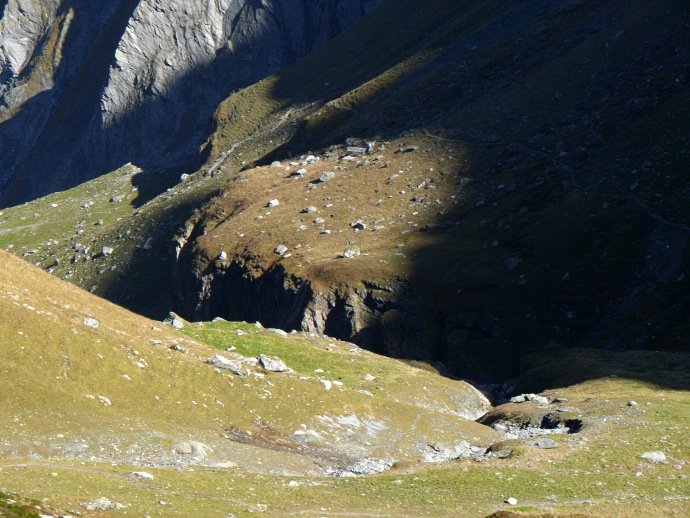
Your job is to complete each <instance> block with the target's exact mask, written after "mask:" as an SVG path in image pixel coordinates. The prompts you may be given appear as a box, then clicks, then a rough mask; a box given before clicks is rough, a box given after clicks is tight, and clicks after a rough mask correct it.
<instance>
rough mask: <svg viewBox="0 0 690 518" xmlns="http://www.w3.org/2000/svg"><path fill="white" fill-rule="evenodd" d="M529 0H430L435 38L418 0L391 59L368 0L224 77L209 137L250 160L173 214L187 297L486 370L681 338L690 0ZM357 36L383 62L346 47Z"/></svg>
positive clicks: (217, 155) (689, 230)
mask: <svg viewBox="0 0 690 518" xmlns="http://www.w3.org/2000/svg"><path fill="white" fill-rule="evenodd" d="M530 4H531V7H530V9H527V10H526V11H525V12H523V13H521V14H520V15H519V16H518V15H516V14H515V12H513V11H511V10H510V9H508V11H504V10H501V9H498V8H496V10H495V11H492V12H491V14H490V15H489V16H488V17H487V18H482V17H474V18H471V19H470V18H469V17H468V15H467V11H463V9H462V6H461V5H460V4H454V5H451V3H447V2H443V1H441V0H437V1H436V2H435V3H434V5H435V6H436V7H437V8H438V9H435V10H433V11H434V12H438V13H441V12H443V13H445V16H444V17H443V20H441V21H438V20H435V21H437V22H438V23H440V24H442V26H443V27H444V29H445V30H443V31H441V30H431V31H428V30H427V31H426V32H424V34H426V36H427V37H426V39H424V40H423V41H424V43H423V44H421V46H422V47H423V48H424V50H425V51H426V52H427V54H424V53H423V52H421V51H419V49H420V47H419V46H418V45H420V43H419V42H420V40H419V39H418V38H417V37H416V36H417V35H416V33H415V31H416V30H420V31H421V30H423V29H424V30H426V29H425V28H426V27H427V26H426V25H425V24H427V23H430V18H431V15H430V14H429V15H427V16H422V17H420V16H417V22H418V23H417V24H416V25H415V24H411V27H410V31H409V32H406V33H405V34H404V35H403V36H401V37H400V38H399V41H397V44H398V45H399V46H401V47H403V48H407V49H409V50H408V54H407V55H406V57H405V58H403V59H401V58H400V57H399V56H398V55H396V59H392V58H390V61H387V59H388V55H387V54H386V53H385V49H388V48H390V47H391V46H392V45H393V43H392V42H390V41H389V40H387V39H386V35H385V34H378V33H377V37H375V38H371V39H367V38H369V37H371V34H372V31H371V26H372V25H379V26H380V25H386V23H389V22H391V18H390V17H391V16H393V15H391V14H390V13H391V12H393V10H386V9H383V8H381V9H377V10H375V11H373V12H372V13H370V14H369V15H368V16H367V17H365V18H363V19H362V20H361V22H360V23H358V24H357V25H356V26H355V27H354V28H353V30H352V32H351V33H348V35H347V37H346V38H340V39H338V40H335V41H333V42H330V43H329V44H327V45H325V46H324V47H322V48H321V49H319V51H317V52H316V53H315V54H313V55H311V56H308V57H307V58H306V59H304V60H302V61H300V62H299V63H298V64H297V65H295V66H294V67H292V68H290V69H288V70H286V71H284V73H281V74H280V75H279V76H273V77H272V78H269V79H267V80H266V81H263V82H261V83H259V84H257V85H254V86H252V87H250V88H248V89H245V90H243V91H240V92H237V93H236V94H233V95H232V96H231V97H230V98H229V99H228V100H227V101H226V102H224V103H223V105H221V107H220V109H219V110H218V112H217V123H218V131H217V132H216V134H215V135H214V137H213V139H212V140H211V142H212V144H213V152H212V154H213V157H214V160H216V161H217V163H224V164H228V163H231V164H237V165H240V166H245V168H246V170H245V171H242V172H241V173H240V174H239V175H235V176H233V177H232V178H231V179H230V180H229V181H228V183H227V185H226V187H225V188H224V189H223V192H222V194H221V196H220V197H219V198H218V199H217V200H216V201H215V202H214V203H212V204H210V205H209V206H208V207H207V208H206V210H205V211H203V212H202V214H201V215H200V216H199V217H196V218H194V221H192V222H191V223H200V224H199V227H198V228H197V229H196V230H192V227H191V226H189V227H187V230H190V233H189V234H187V233H184V234H182V233H181V234H180V239H179V241H178V244H180V249H181V250H183V249H184V250H183V251H182V252H181V255H180V256H179V261H178V265H177V268H176V276H177V277H176V296H177V304H178V309H179V310H180V311H181V312H182V313H185V314H188V315H195V316H197V317H199V316H202V315H203V317H204V318H212V317H213V316H215V315H225V316H229V315H232V316H233V318H243V319H244V318H246V319H261V320H264V321H266V322H267V323H269V324H270V325H275V326H281V327H283V328H285V329H288V330H289V329H292V328H294V329H314V330H326V332H328V333H330V334H332V335H335V336H338V337H342V338H344V339H348V340H354V341H357V342H358V343H360V344H364V345H366V346H368V347H372V348H374V349H375V350H377V351H385V352H386V353H387V354H391V355H395V356H398V355H400V356H405V357H409V358H424V359H435V360H438V361H442V362H443V363H444V364H446V365H447V366H449V367H450V368H451V369H452V370H453V371H454V372H456V373H460V374H462V375H464V376H468V377H473V378H475V377H483V378H484V379H487V380H491V379H493V380H496V379H500V378H503V379H505V378H506V377H511V376H514V375H516V374H518V372H519V370H520V363H519V361H513V359H514V358H520V357H524V356H525V355H526V354H529V353H532V352H537V351H540V350H543V348H545V347H546V346H547V345H548V344H551V345H554V346H557V345H560V344H563V345H567V346H576V345H583V344H586V345H587V346H591V347H597V348H598V347H605V348H640V349H665V350H687V344H685V343H684V342H683V340H682V336H683V335H684V334H687V331H688V328H687V323H685V320H687V319H684V318H683V315H684V312H687V308H688V303H689V302H690V301H689V300H688V297H687V287H688V282H690V276H689V275H688V274H687V259H686V256H687V243H688V236H689V235H690V219H689V218H690V214H689V213H688V210H687V203H686V199H687V196H688V185H690V183H688V178H687V173H686V171H687V163H688V146H689V145H690V141H689V140H688V131H687V130H688V127H687V122H686V121H687V120H690V119H688V118H687V117H684V116H683V114H687V113H688V105H687V101H686V100H687V93H688V88H689V86H688V85H689V84H690V83H688V81H687V73H688V66H687V63H688V59H687V58H688V55H689V54H688V52H689V49H688V46H687V42H686V41H685V40H686V38H685V37H684V36H685V34H686V33H687V28H688V26H690V21H689V20H688V16H687V10H685V9H684V8H683V6H682V4H681V3H680V2H673V3H671V4H668V5H667V6H666V8H665V9H663V10H660V9H656V8H654V7H652V6H650V5H649V4H648V3H645V2H635V6H636V8H635V9H634V10H630V9H624V10H622V9H621V5H622V3H621V2H619V1H616V0H611V1H609V2H605V3H603V4H601V5H598V6H597V8H596V9H593V8H591V7H592V5H593V3H589V2H539V3H530ZM382 7H384V6H383V5H382ZM523 7H524V6H523ZM517 8H519V6H518V7H517ZM429 11H432V9H430V10H429ZM400 12H402V13H403V14H400ZM395 13H396V14H395V16H397V17H404V16H406V15H407V14H409V16H410V17H412V16H413V14H414V15H418V14H419V13H417V12H416V11H415V10H414V9H410V10H409V11H408V10H406V9H401V10H400V11H395ZM511 13H512V14H511ZM474 14H476V13H474ZM485 14H486V13H485ZM386 16H389V18H385V17H386ZM439 16H440V15H439ZM427 33H428V34H427ZM451 34H452V35H453V36H450V35H451ZM564 35H565V36H564ZM408 38H409V39H408ZM364 41H366V42H367V43H366V44H367V45H368V46H369V49H378V51H376V50H372V51H371V53H369V54H366V56H367V58H369V57H370V56H375V57H376V59H364V58H362V59H361V60H360V59H358V58H357V57H351V56H350V54H348V51H349V50H351V49H353V48H363V46H364V45H365V43H362V42H364ZM515 41H519V42H520V45H519V46H518V47H516V46H515ZM377 45H378V47H377ZM395 48H399V47H395ZM630 48H636V49H637V52H635V54H634V56H633V58H632V59H631V58H630V55H629V51H628V50H629V49H630ZM601 49H604V50H605V52H604V53H603V54H602V51H601ZM345 56H347V57H345ZM318 62H338V63H340V64H341V67H339V68H337V69H335V70H324V69H322V68H319V67H318ZM563 70H568V74H569V75H568V77H567V81H566V80H564V76H563V73H562V71H563ZM640 77H645V86H644V87H642V86H640V81H639V78H640ZM332 81H337V84H341V85H347V93H345V94H343V93H342V91H331V90H329V89H328V88H324V87H323V85H325V84H326V83H328V84H332ZM283 91H290V92H292V94H293V95H291V97H290V99H291V103H286V102H284V99H283V98H282V97H281V96H280V95H279V94H280V93H281V92H283ZM420 92H421V93H420ZM295 99H297V100H298V101H297V102H295ZM238 113H242V114H243V117H244V119H242V118H240V117H238V115H237V114H238ZM670 121H673V123H670ZM410 128H413V130H412V131H410ZM651 128H654V131H652V132H651V133H650V129H651ZM644 135H650V137H649V138H647V137H643V136H644ZM353 137H354V138H353ZM348 138H351V139H353V141H352V142H351V143H350V144H348V143H347V139H348ZM406 139H407V140H408V142H405V140H406ZM426 139H430V140H432V141H434V142H435V147H434V148H432V147H431V146H430V145H429V144H428V142H427V140H426ZM381 142H389V143H390V142H396V143H395V144H393V151H396V150H397V149H396V146H397V145H398V144H397V143H398V142H404V143H405V144H406V145H405V146H404V147H403V148H402V149H400V153H399V156H400V157H405V158H409V159H410V160H412V164H410V165H409V166H411V170H410V171H408V170H407V169H406V167H408V164H404V165H403V166H402V167H398V166H394V167H391V170H390V171H386V169H384V167H386V163H387V162H390V161H391V158H390V156H388V153H389V151H390V148H389V151H383V152H378V151H377V150H376V148H375V147H374V148H370V147H368V146H369V143H376V144H375V145H376V146H378V145H380V143H381ZM332 146H333V147H332ZM410 146H411V147H410ZM408 147H409V151H408ZM415 147H417V148H418V150H417V151H415ZM446 153H447V157H448V158H447V157H446V156H445V155H446ZM379 154H380V155H382V159H381V160H380V165H377V164H378V163H377V161H376V158H377V155H379ZM345 155H349V158H348V159H347V160H345ZM415 155H417V156H421V157H422V159H421V160H415V159H414V158H413V157H414V156H415ZM453 157H454V158H453ZM458 157H460V160H455V158H458ZM441 158H443V159H444V160H446V162H445V163H444V164H440V163H439V162H440V160H441ZM256 160H259V165H262V167H260V168H256V169H254V168H252V166H253V165H255V161H256ZM269 164H270V165H272V166H273V167H268V166H269ZM389 165H390V164H389ZM263 166H266V167H265V168H264V167H263ZM352 166H354V167H356V169H355V172H354V173H351V172H350V170H349V169H348V170H347V173H345V174H342V173H343V171H341V170H340V169H339V168H340V167H344V168H346V169H347V168H348V167H352ZM281 169H282V171H281ZM370 169H371V170H375V171H376V173H372V172H370V171H369V170H370ZM432 169H433V172H432V171H431V170H432ZM364 171H366V176H365V175H364V174H360V172H364ZM399 171H403V173H404V174H400V173H399ZM427 171H428V172H427ZM441 172H445V173H447V174H446V176H444V177H440V176H437V175H440V173H441ZM388 173H390V174H388ZM413 173H414V178H415V179H418V180H419V181H418V183H414V182H412V181H411V179H412V174H413ZM379 174H380V175H381V177H383V175H384V174H388V176H386V177H385V178H386V179H388V181H389V182H390V184H387V183H383V184H380V183H376V180H374V178H378V177H377V176H376V175H379ZM350 175H352V176H350ZM395 175H398V176H397V177H395ZM356 177H357V179H355V178H356ZM258 178H262V179H263V180H264V182H263V184H262V187H259V186H258V182H259V181H258ZM407 179H410V181H409V182H408V181H406V180H407ZM271 180H272V183H271ZM401 180H405V181H401ZM425 180H433V181H432V182H430V181H427V182H426V184H423V182H424V181H425ZM334 182H335V184H334ZM370 182H371V183H370ZM293 186H294V191H293V190H292V189H293ZM436 186H438V187H439V188H440V190H439V191H437V192H439V193H443V194H444V196H436V195H434V194H433V193H432V192H431V191H430V192H429V193H427V190H428V189H430V188H432V187H436ZM297 187H299V188H300V189H299V190H298V188H297ZM280 189H290V191H289V194H288V191H286V197H287V200H284V199H283V198H281V196H280ZM415 189H417V190H415ZM389 196H390V197H391V198H392V199H398V200H403V199H404V201H405V202H406V203H407V206H406V207H405V209H407V210H404V209H403V208H402V207H401V206H399V205H397V206H394V205H393V204H391V203H387V200H389V199H390V198H389ZM453 196H455V198H453ZM253 199H257V200H261V203H259V204H257V205H256V209H255V206H254V205H253V204H252V203H251V200H253ZM274 199H275V200H277V201H278V202H279V205H276V206H274V207H267V204H269V202H270V200H274ZM379 199H380V200H381V202H380V208H381V213H378V212H377V206H378V205H377V203H379ZM437 200H438V202H439V203H437ZM286 203H288V204H294V206H293V207H292V208H291V209H290V211H287V209H286V207H285V205H286ZM339 204H340V205H341V206H342V207H344V210H340V211H338V210H336V207H338V205H339ZM429 204H431V205H430V206H431V207H433V209H431V208H429ZM300 205H301V206H300ZM259 207H261V209H259ZM416 207H419V209H417V208H416ZM314 209H315V210H314ZM348 210H349V211H350V212H349V213H348V212H347V211H348ZM396 218H397V223H398V224H399V226H397V227H394V226H392V225H391V222H392V221H395V220H396ZM417 219H419V220H420V222H419V223H418V222H417ZM421 220H423V222H421ZM415 225H418V226H417V227H415ZM316 231H318V234H317V233H316ZM396 234H397V236H396V239H395V241H393V238H392V237H391V238H390V239H391V241H389V242H387V243H386V244H385V246H382V247H379V246H380V241H379V242H377V241H376V238H375V237H374V236H377V235H388V236H392V235H396ZM430 236H433V239H432V238H431V237H430ZM427 238H428V239H427ZM183 241H184V243H185V245H184V247H183V246H182V245H181V243H182V242H183ZM397 244H400V245H401V246H400V247H399V248H398V249H397V250H394V247H396V245H397ZM307 245H308V246H307ZM384 249H386V250H387V251H388V252H393V253H392V254H389V253H387V255H384V254H383V253H382V250H384ZM278 250H280V252H279V253H278ZM602 294H605V295H603V296H602ZM652 301H653V302H652ZM661 307H663V308H665V309H663V310H660V309H659V308H661ZM643 315H644V316H643ZM645 322H646V323H645ZM497 358H499V359H500V360H499V361H497ZM504 359H505V360H504Z"/></svg>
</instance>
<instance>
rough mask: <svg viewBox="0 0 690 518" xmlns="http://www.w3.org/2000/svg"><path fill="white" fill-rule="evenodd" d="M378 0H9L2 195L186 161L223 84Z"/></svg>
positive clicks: (316, 40)
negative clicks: (123, 168)
mask: <svg viewBox="0 0 690 518" xmlns="http://www.w3.org/2000/svg"><path fill="white" fill-rule="evenodd" d="M375 3H376V1H375V0H318V1H307V0H290V1H280V2H279V1H275V0H264V1H261V2H256V1H252V0H219V1H217V2H206V1H202V0H163V1H160V0H155V1H154V0H138V1H137V0H103V1H101V2H98V3H93V2H76V3H74V2H68V1H65V0H49V1H46V2H26V1H22V0H8V1H7V2H6V5H5V7H4V12H3V15H2V19H1V20H0V122H2V123H3V126H2V130H1V131H2V133H1V134H0V154H2V156H3V163H2V166H1V169H0V203H2V204H5V205H6V204H8V203H12V202H16V201H20V200H25V199H27V198H32V197H35V196H37V195H41V194H46V193H47V192H50V191H53V190H56V189H62V188H65V187H69V186H73V185H76V184H78V183H80V182H82V181H85V180H87V179H91V178H93V177H95V176H98V175H99V174H102V173H105V172H108V171H110V170H113V169H115V168H116V167H119V166H120V165H122V164H123V163H126V162H133V163H135V164H137V165H139V166H142V167H144V168H145V169H151V168H156V169H161V168H164V167H165V166H167V165H173V164H174V165H175V166H180V165H182V164H185V163H190V162H192V161H193V160H194V158H195V157H196V156H197V154H198V150H199V145H200V144H201V143H202V142H203V141H204V140H205V138H206V137H207V136H208V132H209V131H210V129H211V115H212V113H213V111H214V110H215V108H216V107H217V105H218V103H219V102H220V101H221V100H222V99H224V98H225V97H227V96H228V94H229V93H230V92H232V91H233V90H234V89H237V88H240V87H243V86H246V85H248V84H251V83H253V82H255V81H257V80H259V79H261V78H262V77H264V76H266V75H268V74H270V73H272V72H275V71H276V70H278V69H280V68H281V67H283V66H285V65H287V64H289V63H291V62H293V61H295V60H296V59H298V58H299V57H301V56H303V55H305V54H306V53H308V52H309V51H311V50H313V49H314V48H316V47H317V46H319V45H320V44H321V43H323V42H325V41H326V40H328V39H329V38H331V37H333V36H335V35H336V34H338V33H339V32H341V31H342V30H343V29H345V28H347V27H348V26H349V25H351V24H352V23H353V22H354V21H355V20H356V19H357V18H358V17H360V16H361V15H363V14H364V13H365V11H366V10H368V9H369V8H370V7H372V6H373V5H374V4H375ZM200 84H201V85H203V87H202V88H200V87H199V85H200Z"/></svg>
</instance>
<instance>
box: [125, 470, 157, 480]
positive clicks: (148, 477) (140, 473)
mask: <svg viewBox="0 0 690 518" xmlns="http://www.w3.org/2000/svg"><path fill="white" fill-rule="evenodd" d="M130 475H131V476H132V477H134V478H140V479H144V480H153V475H151V473H146V472H145V471H133V472H132V473H130Z"/></svg>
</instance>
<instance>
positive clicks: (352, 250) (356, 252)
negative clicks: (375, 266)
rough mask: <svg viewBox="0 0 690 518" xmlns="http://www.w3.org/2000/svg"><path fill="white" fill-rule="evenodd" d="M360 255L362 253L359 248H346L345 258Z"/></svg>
mask: <svg viewBox="0 0 690 518" xmlns="http://www.w3.org/2000/svg"><path fill="white" fill-rule="evenodd" d="M358 255H361V252H360V251H359V248H346V249H345V251H344V252H343V259H352V258H353V257H357V256H358Z"/></svg>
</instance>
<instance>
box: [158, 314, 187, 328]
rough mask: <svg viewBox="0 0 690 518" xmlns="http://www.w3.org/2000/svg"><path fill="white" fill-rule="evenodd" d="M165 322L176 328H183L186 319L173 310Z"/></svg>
mask: <svg viewBox="0 0 690 518" xmlns="http://www.w3.org/2000/svg"><path fill="white" fill-rule="evenodd" d="M163 323H164V324H169V325H171V326H173V327H174V328H175V329H182V328H183V327H184V324H185V322H184V320H182V319H181V318H180V317H179V316H178V315H177V314H175V313H173V312H172V311H171V312H170V314H169V315H168V318H166V319H165V320H163Z"/></svg>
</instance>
